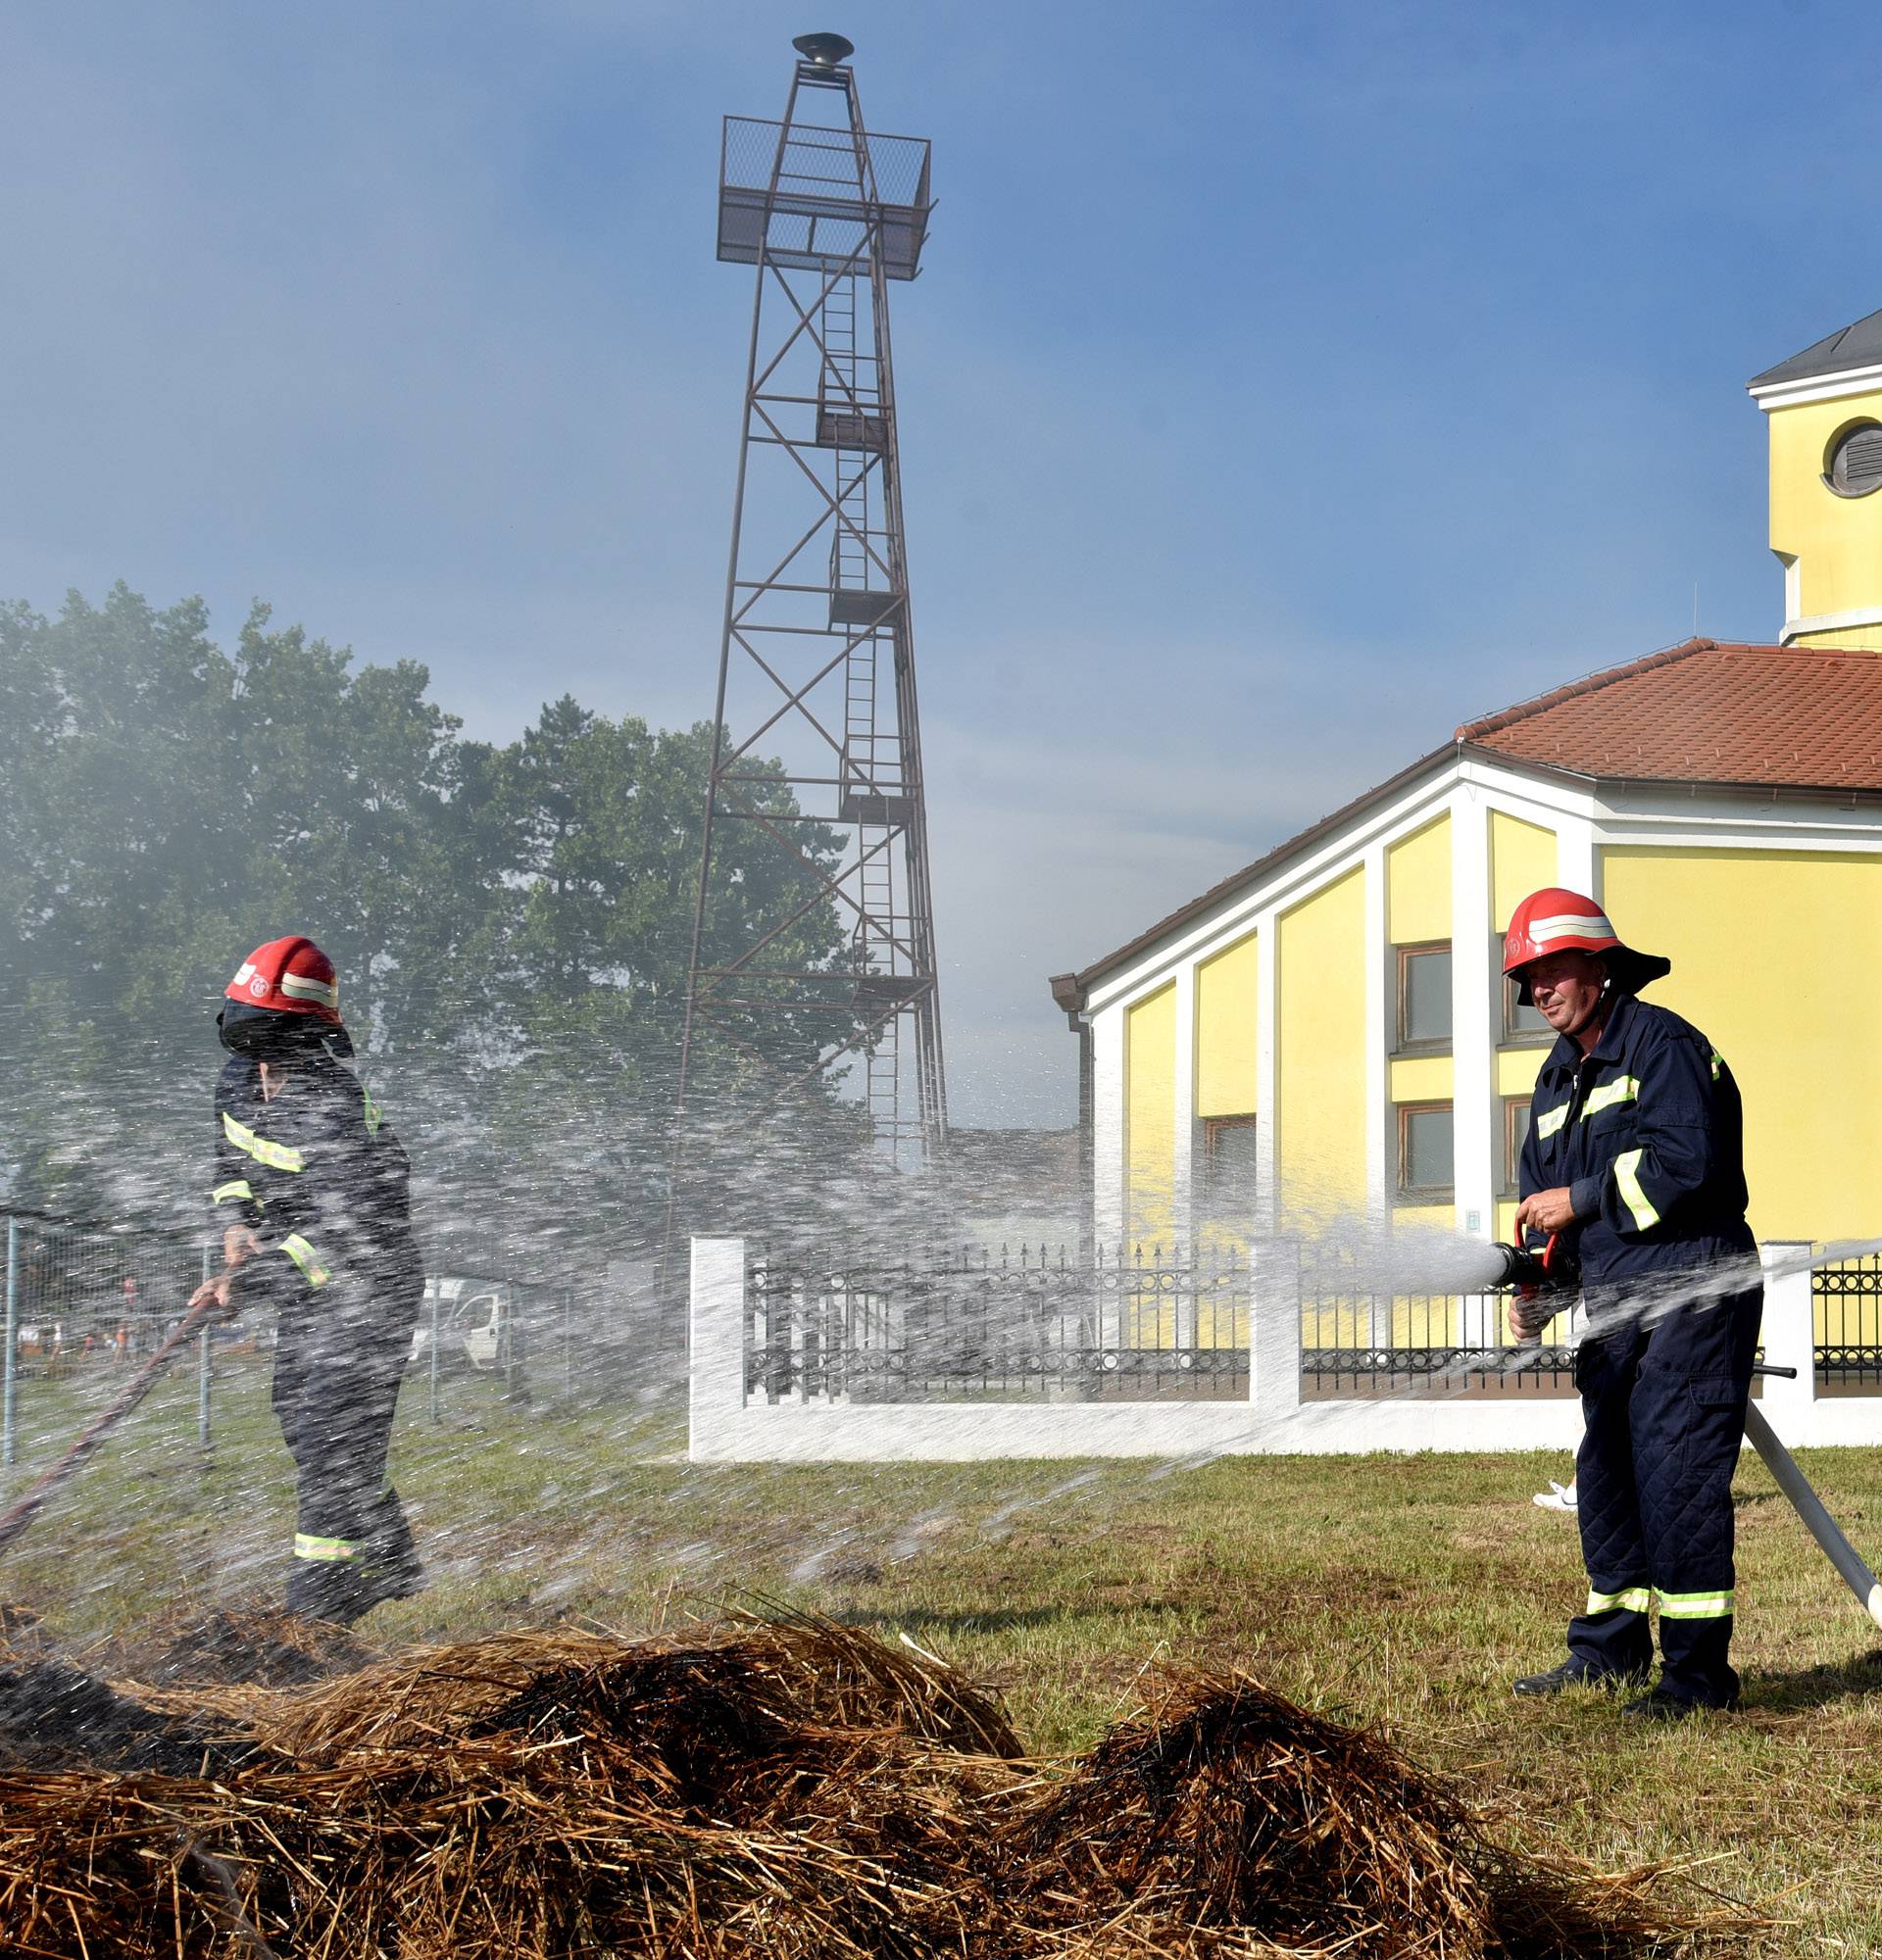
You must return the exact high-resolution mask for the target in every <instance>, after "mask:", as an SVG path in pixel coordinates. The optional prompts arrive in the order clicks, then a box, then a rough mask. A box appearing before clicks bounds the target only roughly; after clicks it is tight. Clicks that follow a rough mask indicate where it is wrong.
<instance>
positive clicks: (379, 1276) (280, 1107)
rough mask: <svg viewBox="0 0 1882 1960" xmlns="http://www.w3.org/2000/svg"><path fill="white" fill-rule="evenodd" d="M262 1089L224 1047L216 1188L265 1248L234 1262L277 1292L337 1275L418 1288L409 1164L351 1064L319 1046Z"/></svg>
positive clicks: (370, 1284) (222, 1209)
mask: <svg viewBox="0 0 1882 1960" xmlns="http://www.w3.org/2000/svg"><path fill="white" fill-rule="evenodd" d="M284 1078H285V1085H286V1086H285V1087H284V1088H283V1090H282V1092H281V1094H280V1095H279V1096H278V1097H277V1098H276V1099H275V1100H274V1101H273V1102H272V1103H268V1102H264V1101H263V1099H262V1085H261V1071H260V1070H259V1068H258V1067H257V1066H256V1064H255V1062H254V1060H253V1059H252V1058H251V1057H249V1056H247V1055H231V1056H230V1057H229V1059H228V1060H227V1061H226V1062H225V1063H224V1064H223V1073H222V1077H221V1079H220V1080H219V1081H218V1083H217V1085H216V1113H217V1119H218V1135H217V1138H216V1174H215V1188H214V1190H213V1192H212V1193H211V1201H212V1202H213V1203H214V1204H215V1206H216V1208H217V1210H218V1213H219V1214H220V1215H221V1217H222V1220H223V1223H224V1224H232V1223H234V1222H236V1221H237V1220H238V1219H239V1221H240V1222H241V1223H242V1224H244V1225H246V1226H248V1227H249V1228H250V1230H251V1231H253V1232H254V1233H255V1234H256V1236H257V1237H258V1238H259V1239H260V1241H261V1247H262V1251H263V1253H264V1254H265V1256H264V1257H263V1258H262V1259H260V1260H258V1261H256V1262H254V1263H253V1264H252V1265H251V1266H245V1267H244V1268H243V1269H242V1285H243V1287H244V1289H247V1290H251V1291H252V1290H253V1289H254V1288H255V1287H257V1286H260V1287H261V1288H263V1289H264V1290H265V1291H266V1292H267V1293H268V1294H269V1296H270V1298H271V1299H274V1300H276V1302H277V1303H279V1304H283V1305H285V1304H287V1303H288V1302H289V1301H290V1300H293V1299H299V1298H301V1297H303V1296H305V1295H306V1294H308V1293H318V1292H319V1291H320V1290H321V1289H322V1287H325V1286H327V1285H328V1284H329V1283H331V1282H333V1281H335V1280H342V1281H352V1282H355V1283H356V1284H357V1285H363V1286H364V1287H366V1288H367V1289H369V1290H371V1291H379V1290H384V1289H388V1288H389V1289H391V1290H392V1291H393V1292H394V1294H396V1295H401V1296H402V1295H404V1294H408V1293H411V1294H414V1295H415V1291H416V1289H417V1288H419V1287H421V1285H422V1283H423V1269H422V1267H421V1263H420V1259H419V1252H418V1247H417V1245H416V1243H415V1242H414V1240H413V1236H412V1226H411V1220H410V1211H409V1204H408V1196H407V1189H408V1182H409V1179H410V1177H411V1165H410V1163H409V1162H408V1160H407V1158H406V1154H405V1151H404V1148H403V1147H402V1146H401V1144H400V1143H399V1140H398V1138H397V1137H396V1136H394V1135H393V1133H392V1127H391V1125H390V1124H389V1123H387V1122H386V1121H385V1119H384V1116H383V1114H382V1112H381V1111H380V1109H379V1105H378V1104H377V1103H375V1102H374V1101H373V1100H372V1097H371V1093H370V1092H369V1091H368V1090H366V1089H365V1088H364V1087H363V1086H362V1084H361V1083H360V1080H359V1078H358V1077H357V1076H355V1075H354V1074H353V1072H352V1070H351V1069H348V1068H346V1067H343V1066H342V1065H341V1064H340V1063H339V1062H337V1061H335V1060H333V1059H332V1058H331V1057H330V1056H329V1055H326V1054H316V1055H312V1056H309V1057H308V1058H306V1059H305V1060H303V1061H301V1062H299V1063H297V1064H296V1065H294V1066H293V1067H291V1068H288V1069H285V1070H284Z"/></svg>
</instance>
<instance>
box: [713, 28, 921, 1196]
mask: <svg viewBox="0 0 1882 1960" xmlns="http://www.w3.org/2000/svg"><path fill="white" fill-rule="evenodd" d="M794 45H795V47H796V48H797V50H798V51H799V54H800V55H801V57H802V59H800V60H799V62H798V63H797V66H796V69H795V71H794V73H793V74H792V77H791V91H790V97H789V100H788V101H787V103H786V105H785V110H784V117H783V120H782V121H781V122H776V123H771V122H761V121H757V120H755V119H753V118H750V117H742V116H728V117H727V118H726V119H725V127H724V136H723V143H722V149H721V154H720V171H719V187H718V256H719V258H720V259H722V260H725V261H727V262H728V263H731V264H734V265H744V266H754V267H756V268H757V279H756V286H755V291H754V296H753V303H752V336H751V356H750V361H749V364H748V368H747V371H746V382H745V413H744V419H743V426H742V432H741V440H740V449H739V463H738V491H737V501H736V506H735V509H734V512H733V516H732V544H731V560H730V564H729V567H728V570H727V574H726V587H725V616H724V631H723V636H722V639H721V642H720V648H719V662H718V707H717V710H716V712H715V715H714V721H715V724H716V726H717V728H718V736H717V738H716V742H715V749H714V756H713V765H712V773H711V779H710V785H709V788H708V793H707V803H706V812H705V832H704V844H703V847H702V853H701V863H700V881H699V896H698V902H697V906H696V908H695V916H694V924H693V940H692V956H691V960H690V966H689V973H688V981H687V1000H686V1017H685V1023H684V1033H683V1036H682V1040H681V1051H680V1082H679V1101H678V1109H677V1112H676V1127H675V1149H676V1152H683V1151H684V1150H685V1147H686V1135H685V1133H686V1126H687V1121H688V1115H687V1089H688V1073H689V1069H690V1068H691V1067H693V1066H695V1065H696V1062H697V1056H696V1054H695V1050H696V1047H697V1045H698V1043H699V1041H700V1040H701V1038H702V1037H703V1036H704V1035H705V1033H706V1031H707V1030H714V1031H716V1033H717V1034H718V1036H719V1037H721V1038H722V1039H723V1040H725V1041H727V1042H729V1043H730V1044H731V1045H732V1046H733V1047H734V1048H735V1049H737V1050H738V1051H739V1052H740V1053H741V1054H744V1055H745V1056H746V1057H747V1058H748V1059H749V1060H751V1061H754V1062H758V1063H761V1064H763V1066H762V1069H761V1071H760V1073H761V1079H762V1081H763V1082H764V1084H765V1089H764V1092H763V1093H762V1094H761V1095H759V1096H758V1097H757V1098H756V1099H755V1101H754V1103H753V1104H752V1105H750V1106H747V1107H746V1108H744V1109H743V1110H742V1111H741V1113H740V1116H739V1118H738V1121H737V1122H735V1123H734V1124H733V1125H732V1126H731V1127H738V1126H739V1125H740V1124H742V1123H744V1122H750V1121H752V1120H755V1119H756V1118H757V1116H758V1115H760V1114H761V1113H762V1112H763V1111H764V1110H765V1109H768V1108H770V1107H772V1106H774V1105H775V1103H777V1102H778V1101H779V1100H780V1099H781V1098H782V1097H784V1096H786V1095H788V1094H789V1093H790V1091H791V1090H792V1089H793V1088H794V1087H802V1086H804V1085H805V1084H807V1083H810V1082H812V1081H813V1080H814V1079H815V1078H817V1077H819V1076H827V1075H828V1074H829V1073H830V1072H832V1071H836V1070H846V1071H853V1072H852V1073H851V1074H850V1075H849V1087H850V1088H852V1089H860V1091H861V1093H862V1096H863V1099H864V1101H865V1102H866V1103H867V1110H868V1114H869V1118H870V1121H871V1126H872V1129H873V1135H874V1144H875V1151H874V1156H875V1160H876V1162H877V1163H878V1164H881V1165H885V1166H887V1165H901V1166H903V1167H910V1166H912V1165H913V1164H915V1163H917V1162H925V1161H927V1160H928V1159H929V1157H930V1156H931V1154H932V1152H934V1150H935V1148H936V1146H937V1145H938V1143H939V1142H940V1140H941V1138H942V1136H943V1135H944V1134H945V1130H946V1123H947V1115H946V1103H945V1091H944V1086H943V1073H942V1059H941V1024H940V1012H939V1001H938V997H937V991H936V974H935V959H934V922H933V911H932V907H931V903H930V898H929V883H928V845H927V823H926V814H925V810H924V808H923V803H922V789H921V740H920V728H919V721H918V718H917V714H916V680H915V631H914V620H913V616H912V614H911V612H910V606H909V572H908V560H907V556H906V553H905V550H904V544H903V529H902V487H901V468H900V462H899V458H898V453H897V446H896V417H895V378H894V370H893V368H892V367H891V365H890V358H889V304H888V285H889V281H890V280H891V279H913V278H914V277H915V276H916V271H917V270H918V267H919V260H920V256H921V247H922V245H923V243H924V241H925V237H926V231H927V217H928V208H929V196H928V144H927V142H926V141H925V140H924V139H921V138H916V137H907V136H879V135H871V134H869V133H868V132H867V130H866V129H865V128H864V124H863V111H862V107H861V104H860V103H859V101H858V97H857V88H856V77H855V74H854V72H853V71H852V70H851V69H850V68H849V67H848V66H847V65H846V64H847V58H848V56H849V55H850V54H851V53H852V52H853V50H852V49H851V46H850V44H849V43H848V42H847V41H845V40H843V39H842V37H841V36H839V35H834V34H807V35H804V36H802V37H801V38H800V39H799V40H797V41H796V42H795V43H794ZM766 757H769V758H774V759H778V760H781V763H782V774H781V775H780V774H779V773H778V772H777V771H776V770H775V769H772V768H770V767H768V766H766V765H765V764H764V763H762V762H761V761H760V760H759V759H760V758H766ZM785 794H788V796H789V797H790V798H792V799H793V800H794V802H795V806H796V811H797V813H796V814H795V815H787V814H780V813H779V811H778V810H777V809H776V808H775V806H776V804H777V802H778V801H779V799H780V797H781V796H782V795H785ZM767 805H770V806H771V807H770V808H767V807H766V806H767ZM729 823H746V824H758V825H761V826H762V827H763V828H764V829H765V830H766V831H767V832H768V834H769V835H770V836H771V837H772V838H774V839H775V840H777V842H778V843H779V844H781V845H783V846H785V847H787V848H788V849H789V850H790V851H792V852H793V853H795V854H796V856H797V857H798V858H800V859H801V860H802V862H803V864H804V866H805V867H806V869H807V872H808V873H809V874H810V875H809V876H808V877H807V881H806V884H805V889H804V894H803V903H802V904H801V905H799V906H798V907H796V909H795V910H793V911H792V913H791V915H790V917H789V918H787V919H786V920H785V921H784V922H783V923H782V924H781V925H775V926H773V927H772V928H771V929H770V930H768V931H767V932H766V933H765V934H764V936H763V937H762V938H757V939H755V940H754V942H753V943H752V944H750V945H748V946H745V947H742V948H740V949H738V950H737V951H736V952H727V950H726V949H724V948H723V947H720V948H718V952H717V955H715V953H714V950H713V948H712V945H711V941H712V933H711V931H710V930H709V927H708V918H707V914H708V900H709V891H710V888H711V884H712V871H713V854H714V850H715V845H716V841H718V840H719V839H720V838H721V836H722V835H723V827H724V826H725V825H727V824H729ZM807 825H815V826H817V830H816V831H815V832H814V833H813V832H812V831H809V830H807V829H806V826H807ZM813 834H815V835H816V836H817V839H818V840H819V841H820V843H821V844H822V846H823V847H824V852H823V858H822V861H818V860H817V858H816V857H815V856H814V855H813V854H812V853H810V852H807V851H806V850H805V848H804V845H803V842H802V840H803V838H805V837H806V836H809V835H813ZM832 845H834V851H835V856H834V858H832V857H831V855H830V853H831V848H832ZM833 862H834V868H832V863H833ZM818 908H822V909H821V915H822V916H823V917H825V918H827V917H828V916H829V915H830V914H831V913H832V912H833V913H834V915H835V916H836V917H837V918H838V919H839V920H840V922H841V926H842V931H843V936H844V939H845V942H846V949H847V950H846V953H845V955H844V956H843V957H842V958H841V960H840V961H839V962H837V963H836V964H834V965H832V964H831V963H829V962H828V961H827V960H824V961H822V962H820V963H815V964H814V963H809V961H808V956H805V957H802V958H793V957H791V956H788V954H784V953H781V949H784V948H787V947H788V945H789V941H790V928H791V927H792V926H793V925H794V924H795V923H796V922H797V921H799V920H801V919H803V918H805V917H806V916H807V915H808V914H811V913H812V912H813V911H816V910H817V909H818ZM766 1019H769V1020H770V1021H771V1022H772V1024H773V1025H785V1026H787V1027H788V1028H789V1029H790V1030H791V1031H793V1034H792V1039H791V1040H787V1041H786V1042H784V1043H783V1044H782V1046H783V1048H785V1049H786V1050H787V1051H791V1054H790V1059H789V1061H788V1062H787V1063H785V1064H783V1065H780V1064H779V1062H778V1061H777V1058H776V1054H775V1053H772V1054H763V1053H761V1052H760V1048H761V1045H759V1044H756V1043H754V1041H753V1039H752V1031H753V1029H754V1028H755V1027H756V1026H757V1025H758V1024H759V1023H760V1022H762V1021H764V1020H766ZM676 1166H677V1155H676Z"/></svg>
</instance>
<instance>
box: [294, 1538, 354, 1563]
mask: <svg viewBox="0 0 1882 1960" xmlns="http://www.w3.org/2000/svg"><path fill="white" fill-rule="evenodd" d="M359 1555H360V1547H359V1544H358V1542H357V1541H356V1540H353V1539H350V1538H317V1537H316V1536H315V1535H314V1534H313V1533H312V1532H296V1533H295V1534H294V1556H295V1557H296V1558H312V1559H317V1560H319V1561H320V1562H321V1563H322V1564H323V1565H334V1564H344V1563H345V1562H346V1561H347V1560H348V1559H351V1558H358V1557H359Z"/></svg>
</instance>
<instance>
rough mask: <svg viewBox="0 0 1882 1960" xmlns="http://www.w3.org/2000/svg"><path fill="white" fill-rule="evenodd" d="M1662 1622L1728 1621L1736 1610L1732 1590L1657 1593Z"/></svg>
mask: <svg viewBox="0 0 1882 1960" xmlns="http://www.w3.org/2000/svg"><path fill="white" fill-rule="evenodd" d="M1654 1596H1655V1598H1657V1599H1658V1600H1659V1617H1660V1618H1661V1619H1662V1620H1729V1619H1730V1618H1731V1617H1732V1614H1733V1612H1734V1611H1735V1610H1736V1608H1735V1605H1734V1603H1733V1601H1734V1593H1733V1589H1731V1588H1729V1587H1728V1588H1727V1589H1726V1590H1725V1591H1724V1592H1723V1593H1659V1592H1657V1593H1655V1594H1654Z"/></svg>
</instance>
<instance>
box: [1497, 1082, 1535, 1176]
mask: <svg viewBox="0 0 1882 1960" xmlns="http://www.w3.org/2000/svg"><path fill="white" fill-rule="evenodd" d="M1530 1100H1531V1099H1530V1098H1529V1097H1527V1096H1506V1097H1505V1098H1504V1099H1503V1194H1504V1196H1505V1197H1506V1198H1511V1197H1513V1196H1514V1195H1515V1193H1516V1191H1517V1190H1518V1188H1519V1185H1520V1180H1521V1174H1522V1146H1523V1142H1524V1140H1525V1139H1526V1138H1527V1137H1528V1135H1529V1103H1530Z"/></svg>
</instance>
